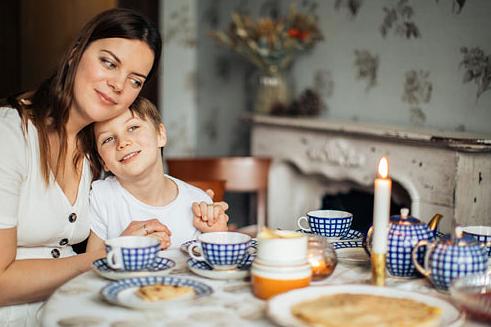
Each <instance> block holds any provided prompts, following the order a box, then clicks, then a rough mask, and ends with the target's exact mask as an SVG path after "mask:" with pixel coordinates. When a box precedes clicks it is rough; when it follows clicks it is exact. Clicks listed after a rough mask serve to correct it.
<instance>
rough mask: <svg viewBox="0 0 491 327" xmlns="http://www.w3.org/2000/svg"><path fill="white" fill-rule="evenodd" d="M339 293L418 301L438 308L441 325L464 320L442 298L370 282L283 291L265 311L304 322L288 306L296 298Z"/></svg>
mask: <svg viewBox="0 0 491 327" xmlns="http://www.w3.org/2000/svg"><path fill="white" fill-rule="evenodd" d="M340 293H353V294H370V295H379V296H386V297H394V298H405V299H410V300H414V301H419V302H422V303H425V304H427V305H431V306H434V307H439V308H440V309H441V310H442V322H441V326H442V327H457V326H462V324H463V322H464V315H463V314H462V313H461V311H460V310H459V309H458V308H457V307H455V306H454V305H453V304H451V303H450V302H447V301H445V300H443V299H440V298H437V297H434V296H431V295H426V294H421V293H417V292H411V291H405V290H399V289H395V288H389V287H377V286H370V285H335V286H324V287H323V286H316V287H307V288H302V289H298V290H294V291H290V292H287V293H283V294H280V295H277V296H275V297H273V298H272V299H271V300H269V301H268V315H269V316H270V317H271V318H272V319H273V321H274V322H276V323H277V324H278V325H280V326H302V327H303V326H307V324H306V323H304V322H302V321H301V320H299V319H297V318H296V317H295V316H293V314H292V313H291V307H292V306H293V305H295V304H296V303H298V302H302V301H307V300H310V299H315V298H318V297H321V296H325V295H334V294H340Z"/></svg>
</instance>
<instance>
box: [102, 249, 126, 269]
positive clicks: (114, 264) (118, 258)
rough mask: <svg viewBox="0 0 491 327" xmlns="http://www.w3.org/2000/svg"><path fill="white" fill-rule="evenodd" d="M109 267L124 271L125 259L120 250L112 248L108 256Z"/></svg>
mask: <svg viewBox="0 0 491 327" xmlns="http://www.w3.org/2000/svg"><path fill="white" fill-rule="evenodd" d="M106 259H107V265H108V266H109V267H111V268H112V269H115V270H117V269H123V257H122V255H121V250H120V249H114V248H112V249H111V250H109V252H108V253H107V255H106Z"/></svg>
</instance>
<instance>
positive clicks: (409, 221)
mask: <svg viewBox="0 0 491 327" xmlns="http://www.w3.org/2000/svg"><path fill="white" fill-rule="evenodd" d="M390 222H391V223H392V224H395V225H406V226H412V225H421V221H420V220H419V219H418V218H415V217H413V216H409V209H408V208H402V209H401V214H400V215H394V216H392V217H390Z"/></svg>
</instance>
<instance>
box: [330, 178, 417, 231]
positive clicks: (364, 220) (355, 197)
mask: <svg viewBox="0 0 491 327" xmlns="http://www.w3.org/2000/svg"><path fill="white" fill-rule="evenodd" d="M402 208H411V196H410V195H409V193H408V192H407V190H406V189H405V188H404V187H403V186H402V185H401V184H399V183H398V182H397V181H393V183H392V197H391V203H390V215H397V214H399V213H400V210H401V209H402ZM321 209H331V210H343V211H348V212H351V213H352V214H353V223H352V225H351V228H352V229H355V230H358V231H360V232H362V233H364V234H366V233H367V231H368V229H369V228H370V226H371V225H372V222H373V189H372V190H369V189H367V188H364V187H354V188H351V189H350V190H349V191H347V192H338V193H336V194H329V193H326V194H325V195H324V196H323V197H322V206H321Z"/></svg>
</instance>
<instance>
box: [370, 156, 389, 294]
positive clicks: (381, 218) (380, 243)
mask: <svg viewBox="0 0 491 327" xmlns="http://www.w3.org/2000/svg"><path fill="white" fill-rule="evenodd" d="M391 188H392V181H391V179H390V178H389V164H388V162H387V159H386V158H385V157H382V159H380V162H379V164H378V176H377V178H376V179H375V191H374V200H373V202H374V203H373V237H372V252H371V263H372V282H373V283H374V284H375V285H378V286H383V285H384V284H385V258H386V253H387V234H388V230H389V215H390V193H391Z"/></svg>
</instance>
